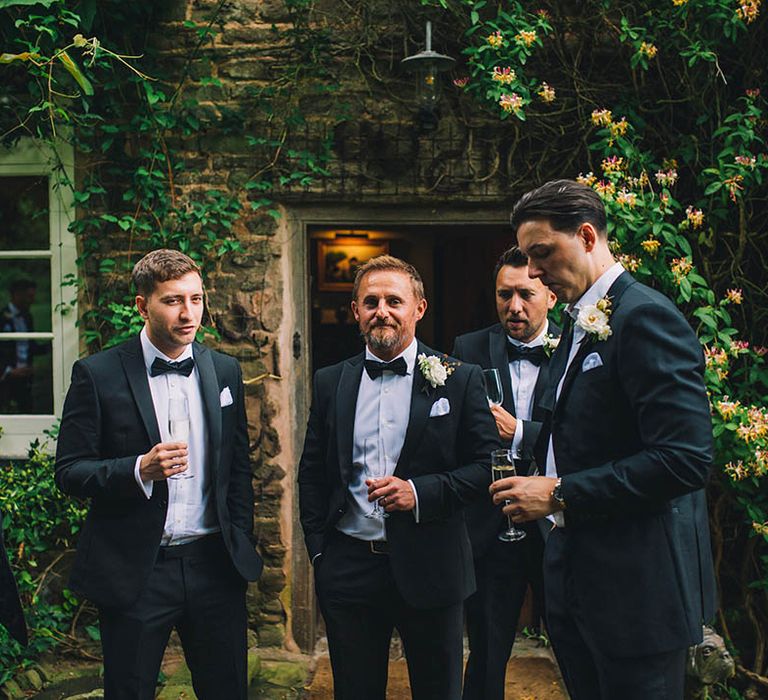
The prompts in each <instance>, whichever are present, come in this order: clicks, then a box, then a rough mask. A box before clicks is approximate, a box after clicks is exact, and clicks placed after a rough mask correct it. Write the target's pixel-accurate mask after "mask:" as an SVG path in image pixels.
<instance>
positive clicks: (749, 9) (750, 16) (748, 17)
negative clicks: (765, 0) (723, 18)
mask: <svg viewBox="0 0 768 700" xmlns="http://www.w3.org/2000/svg"><path fill="white" fill-rule="evenodd" d="M759 14H760V0H742V1H741V4H740V5H739V6H738V7H737V8H736V16H737V17H738V18H739V19H740V20H742V21H743V22H745V23H746V24H752V22H754V21H755V20H756V19H757V16H758V15H759Z"/></svg>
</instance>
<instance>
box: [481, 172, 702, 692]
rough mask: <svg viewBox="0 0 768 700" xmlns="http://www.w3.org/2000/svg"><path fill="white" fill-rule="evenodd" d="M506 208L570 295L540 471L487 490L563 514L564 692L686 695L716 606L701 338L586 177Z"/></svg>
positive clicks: (555, 581)
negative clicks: (625, 240)
mask: <svg viewBox="0 0 768 700" xmlns="http://www.w3.org/2000/svg"><path fill="white" fill-rule="evenodd" d="M511 221H512V227H513V229H514V230H515V232H516V233H517V240H518V244H519V246H520V248H521V250H523V251H524V252H525V253H526V254H527V255H528V261H529V262H528V269H529V274H530V275H531V277H534V278H538V279H540V280H541V281H542V282H544V284H546V285H547V286H548V287H549V288H550V289H551V290H552V291H554V292H555V294H557V297H558V299H559V300H560V301H563V302H565V303H566V304H567V305H568V306H567V307H566V311H567V315H566V319H565V320H566V323H565V324H564V328H563V334H562V337H561V340H560V344H559V346H558V349H557V351H556V352H555V354H554V356H553V358H552V361H551V363H550V378H551V382H550V391H549V392H548V396H547V398H545V400H544V402H543V403H544V405H545V407H546V408H547V409H548V412H547V423H546V430H543V431H542V435H541V438H543V439H540V440H539V443H538V445H537V453H538V458H539V463H540V464H544V465H546V475H545V476H536V477H527V478H526V477H517V478H515V477H513V478H510V479H506V480H503V481H500V482H496V483H494V484H493V485H492V487H491V489H492V492H493V493H494V501H495V502H497V503H501V502H502V501H503V500H504V499H509V501H510V505H508V506H505V508H504V510H505V512H508V513H510V514H511V516H512V518H513V519H514V520H515V521H520V522H522V521H526V520H530V519H533V518H540V517H542V516H547V515H552V516H553V519H554V520H555V522H556V523H557V527H555V528H554V530H553V531H552V533H551V534H550V536H549V537H548V539H547V544H546V548H545V553H544V581H545V586H546V599H547V613H546V620H547V629H548V631H549V634H550V637H551V640H552V645H553V648H554V651H555V654H556V656H557V659H558V662H559V664H560V667H561V669H562V671H563V677H564V679H565V682H566V685H567V687H568V692H569V693H570V696H571V698H573V700H616V698H621V699H622V700H649V699H651V698H652V699H653V700H661V699H664V700H682V697H683V679H684V667H685V656H686V650H687V648H688V647H689V646H691V645H693V644H696V643H698V642H700V641H701V638H702V623H704V622H706V621H708V620H710V619H711V618H712V617H713V615H714V612H715V585H714V575H713V566H712V555H711V549H710V541H709V528H708V518H707V505H706V498H705V494H704V486H705V484H706V481H707V476H708V474H709V471H710V467H711V463H712V426H711V422H710V410H709V403H708V400H707V394H706V391H705V388H704V381H703V372H704V359H703V353H702V350H701V345H700V344H699V341H698V339H697V338H696V336H695V334H694V333H693V331H692V330H691V327H690V325H689V324H688V322H687V321H686V319H685V318H684V317H683V315H682V314H681V313H680V312H679V311H678V310H677V308H676V307H675V306H674V305H673V304H672V303H671V302H670V301H669V300H668V299H667V298H666V297H664V296H663V295H661V294H659V293H658V292H656V291H654V290H653V289H650V288H649V287H646V286H645V285H643V284H640V283H639V282H637V281H636V280H635V279H634V278H633V277H632V276H631V275H630V274H629V273H628V272H625V271H624V269H623V268H622V266H621V265H620V264H619V263H617V262H616V261H615V260H614V258H613V256H612V254H611V251H610V248H609V245H608V240H607V233H606V229H607V225H606V214H605V208H604V206H603V203H602V200H601V199H600V197H599V196H598V195H597V194H596V193H595V191H594V190H592V189H591V188H590V187H587V186H585V185H581V184H579V183H576V182H573V181H570V180H556V181H552V182H548V183H546V184H545V185H542V186H541V187H539V188H538V189H535V190H533V191H531V192H528V193H527V194H525V195H523V197H522V198H521V199H520V200H519V201H518V203H517V204H516V205H515V208H514V210H513V212H512V219H511Z"/></svg>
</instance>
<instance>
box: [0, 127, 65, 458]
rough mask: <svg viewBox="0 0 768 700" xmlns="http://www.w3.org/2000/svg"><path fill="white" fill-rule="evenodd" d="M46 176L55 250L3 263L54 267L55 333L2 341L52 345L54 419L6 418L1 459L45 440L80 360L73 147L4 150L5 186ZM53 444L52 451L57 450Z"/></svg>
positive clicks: (10, 254)
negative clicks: (9, 180)
mask: <svg viewBox="0 0 768 700" xmlns="http://www.w3.org/2000/svg"><path fill="white" fill-rule="evenodd" d="M30 175H31V176H45V177H47V178H48V203H49V230H50V248H49V249H48V250H47V251H46V250H2V249H0V260H14V259H16V258H24V259H29V258H40V259H44V260H50V261H51V331H52V332H51V333H26V334H11V333H0V340H13V339H19V338H21V339H22V340H23V339H30V340H44V341H48V340H50V341H51V353H52V360H53V415H37V414H35V415H9V414H3V415H0V425H2V428H3V432H2V435H0V457H1V458H23V457H26V456H27V452H28V450H29V445H30V443H31V442H32V441H33V440H35V439H36V438H40V439H42V438H44V437H45V436H44V434H43V432H44V431H45V430H49V429H50V428H51V427H52V426H53V425H54V424H55V423H56V421H57V420H58V419H59V418H60V417H61V411H62V408H63V406H64V396H65V395H66V391H67V388H68V387H69V380H70V374H71V371H72V365H73V364H74V362H75V360H77V357H78V351H79V339H78V333H77V326H76V323H77V307H76V305H75V302H76V300H77V289H76V287H75V286H74V285H70V286H64V284H63V282H64V278H65V276H66V275H68V274H74V275H77V244H76V240H75V235H74V234H73V233H71V232H70V231H69V230H68V229H69V225H70V224H71V223H72V221H74V218H75V204H74V196H73V192H72V183H74V177H75V167H74V150H73V149H72V147H71V146H70V145H69V144H65V143H60V144H57V146H56V149H55V150H54V149H53V148H52V147H51V146H50V145H48V144H45V143H42V142H40V141H37V140H34V139H22V140H20V141H19V142H18V143H17V144H16V145H15V146H14V147H13V148H10V149H7V148H3V147H0V183H1V182H2V178H3V177H11V176H16V177H19V176H30ZM53 447H54V446H53V445H52V444H51V445H49V448H53Z"/></svg>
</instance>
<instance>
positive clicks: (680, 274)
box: [669, 258, 693, 284]
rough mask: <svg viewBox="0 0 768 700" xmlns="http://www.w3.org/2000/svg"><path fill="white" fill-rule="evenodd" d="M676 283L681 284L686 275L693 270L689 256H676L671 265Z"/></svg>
mask: <svg viewBox="0 0 768 700" xmlns="http://www.w3.org/2000/svg"><path fill="white" fill-rule="evenodd" d="M669 269H670V270H672V276H673V277H674V278H675V283H676V284H680V283H681V282H682V281H683V279H685V277H686V275H688V273H689V272H690V271H691V270H693V263H692V262H691V261H690V260H688V258H675V259H674V260H673V261H672V262H671V263H670V265H669Z"/></svg>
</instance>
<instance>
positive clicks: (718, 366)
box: [704, 347, 728, 379]
mask: <svg viewBox="0 0 768 700" xmlns="http://www.w3.org/2000/svg"><path fill="white" fill-rule="evenodd" d="M704 362H705V364H706V366H707V369H709V370H712V371H714V372H717V373H718V375H719V374H720V372H722V371H725V370H726V368H727V367H728V353H727V352H726V351H725V350H723V349H722V348H711V347H705V348H704ZM726 373H727V372H726ZM721 379H722V377H721Z"/></svg>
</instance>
